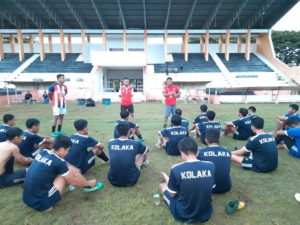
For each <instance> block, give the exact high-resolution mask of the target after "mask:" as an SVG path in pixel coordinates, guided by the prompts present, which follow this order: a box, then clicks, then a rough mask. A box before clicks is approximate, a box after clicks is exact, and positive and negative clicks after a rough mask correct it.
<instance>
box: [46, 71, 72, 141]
mask: <svg viewBox="0 0 300 225" xmlns="http://www.w3.org/2000/svg"><path fill="white" fill-rule="evenodd" d="M56 79H57V81H56V82H54V83H53V84H52V85H51V86H50V87H49V88H48V97H49V99H51V104H52V109H53V117H54V118H53V122H52V131H51V132H52V136H58V135H60V134H63V133H65V132H63V131H62V130H61V128H62V124H63V120H64V115H65V114H66V113H67V105H66V103H67V102H66V95H67V93H68V90H67V86H66V85H64V82H65V75H63V74H58V75H57V76H56ZM56 127H57V132H55V130H56Z"/></svg>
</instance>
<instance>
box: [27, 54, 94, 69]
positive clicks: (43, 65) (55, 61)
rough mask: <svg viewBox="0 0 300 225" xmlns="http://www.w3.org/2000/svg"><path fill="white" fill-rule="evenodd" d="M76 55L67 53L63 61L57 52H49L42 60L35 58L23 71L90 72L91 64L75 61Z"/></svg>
mask: <svg viewBox="0 0 300 225" xmlns="http://www.w3.org/2000/svg"><path fill="white" fill-rule="evenodd" d="M78 56H79V54H78V53H68V54H66V59H65V61H61V55H60V54H59V53H49V54H46V58H45V60H44V61H40V59H39V58H37V59H36V60H35V61H34V62H33V63H32V64H30V65H29V66H28V67H27V68H26V69H25V70H24V71H23V73H90V72H91V70H92V68H93V66H92V64H90V63H84V62H77V61H76V59H77V58H78Z"/></svg>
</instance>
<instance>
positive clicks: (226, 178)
mask: <svg viewBox="0 0 300 225" xmlns="http://www.w3.org/2000/svg"><path fill="white" fill-rule="evenodd" d="M198 159H199V160H204V161H209V162H212V163H214V164H215V167H216V171H215V184H216V186H215V187H214V189H213V192H214V193H225V192H227V191H230V189H231V178H230V168H231V151H230V150H228V149H227V148H223V147H221V146H217V145H216V146H209V147H206V148H202V149H199V153H198Z"/></svg>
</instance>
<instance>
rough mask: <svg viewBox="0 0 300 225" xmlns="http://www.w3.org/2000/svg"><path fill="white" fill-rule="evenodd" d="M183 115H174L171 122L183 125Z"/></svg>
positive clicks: (174, 124)
mask: <svg viewBox="0 0 300 225" xmlns="http://www.w3.org/2000/svg"><path fill="white" fill-rule="evenodd" d="M181 121H182V119H181V116H179V115H173V116H172V118H171V123H172V125H173V126H180V125H181Z"/></svg>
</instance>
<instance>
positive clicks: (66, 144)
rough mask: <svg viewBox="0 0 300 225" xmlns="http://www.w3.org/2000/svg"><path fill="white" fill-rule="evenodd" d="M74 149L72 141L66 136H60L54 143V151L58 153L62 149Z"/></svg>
mask: <svg viewBox="0 0 300 225" xmlns="http://www.w3.org/2000/svg"><path fill="white" fill-rule="evenodd" d="M71 147H72V141H71V139H70V138H69V137H67V136H65V135H59V136H58V137H56V138H55V140H54V142H53V149H54V151H58V150H59V149H60V148H64V149H68V148H71Z"/></svg>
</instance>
